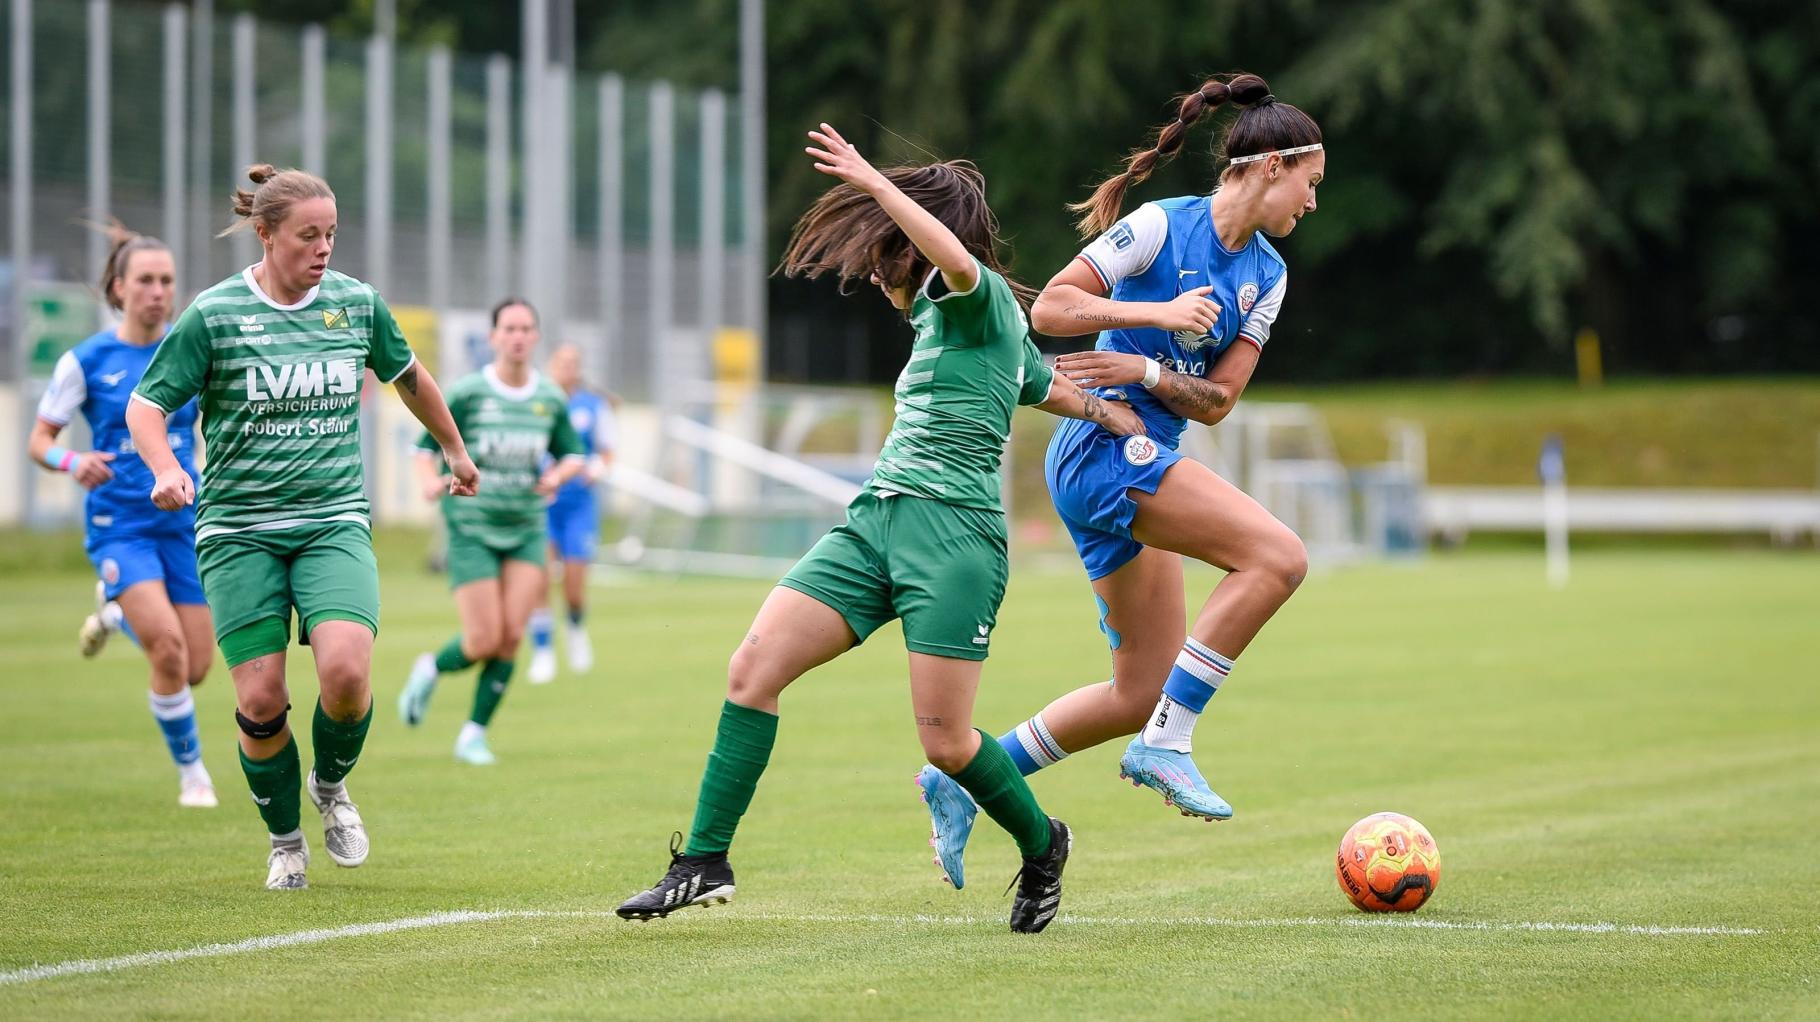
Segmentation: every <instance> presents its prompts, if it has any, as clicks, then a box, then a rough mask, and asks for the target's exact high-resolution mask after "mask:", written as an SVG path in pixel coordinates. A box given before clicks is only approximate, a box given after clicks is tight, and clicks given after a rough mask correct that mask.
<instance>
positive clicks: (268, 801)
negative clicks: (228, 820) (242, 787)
mask: <svg viewBox="0 0 1820 1022" xmlns="http://www.w3.org/2000/svg"><path fill="white" fill-rule="evenodd" d="M249 794H250V793H249ZM253 801H255V802H257V803H259V804H260V805H262V806H269V805H271V804H272V800H271V799H269V798H260V797H259V796H258V795H254V796H253Z"/></svg>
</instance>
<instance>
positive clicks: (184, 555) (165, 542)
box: [88, 532, 208, 604]
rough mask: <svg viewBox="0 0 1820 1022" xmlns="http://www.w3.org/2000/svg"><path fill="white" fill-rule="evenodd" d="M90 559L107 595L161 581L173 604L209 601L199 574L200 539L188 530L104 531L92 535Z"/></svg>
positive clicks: (115, 597)
mask: <svg viewBox="0 0 1820 1022" xmlns="http://www.w3.org/2000/svg"><path fill="white" fill-rule="evenodd" d="M88 559H89V560H90V561H91V562H93V564H94V565H95V574H96V575H97V576H99V577H100V579H101V582H102V584H103V585H105V586H106V587H107V598H108V599H110V600H113V599H118V598H119V596H120V594H121V593H123V592H125V591H126V590H127V588H128V587H130V586H134V585H137V584H139V583H140V582H151V581H159V582H163V583H164V591H165V592H166V593H168V594H169V595H170V598H171V602H172V603H173V604H183V603H203V604H206V603H207V602H208V600H207V599H205V598H204V597H203V595H202V579H201V578H200V577H199V576H198V575H197V574H196V538H195V536H194V535H193V534H186V533H163V534H159V533H152V534H143V533H142V534H131V533H125V534H116V535H109V534H105V533H104V534H102V535H95V534H94V533H93V532H91V533H90V534H89V538H88Z"/></svg>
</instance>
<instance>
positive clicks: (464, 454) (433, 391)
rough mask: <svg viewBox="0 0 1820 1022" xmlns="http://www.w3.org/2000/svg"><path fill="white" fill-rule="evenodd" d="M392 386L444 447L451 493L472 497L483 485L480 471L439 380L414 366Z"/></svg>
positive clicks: (424, 426)
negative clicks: (437, 381)
mask: <svg viewBox="0 0 1820 1022" xmlns="http://www.w3.org/2000/svg"><path fill="white" fill-rule="evenodd" d="M392 385H393V386H395V387H397V388H398V396H399V398H400V399H402V400H403V401H404V406H405V407H406V408H409V409H410V410H411V414H412V415H415V416H416V417H417V421H418V422H421V423H423V428H424V429H427V430H429V431H430V436H432V437H434V438H435V439H436V443H437V444H439V445H441V447H442V457H443V460H444V461H446V462H448V463H449V475H450V477H451V478H450V480H449V492H450V493H452V494H454V495H455V496H457V497H472V496H473V495H474V492H475V490H476V489H477V488H478V487H479V485H480V472H479V471H478V470H476V469H475V468H474V462H473V460H472V459H470V458H469V457H468V447H467V445H466V444H464V443H462V441H461V431H460V430H458V429H456V428H455V417H454V416H453V415H450V414H449V405H448V403H447V402H446V401H444V400H443V399H442V388H441V387H438V386H437V385H436V378H435V377H433V376H431V375H430V374H429V373H428V372H425V371H424V368H423V366H421V365H418V364H416V363H412V364H411V366H410V367H409V368H407V369H405V371H404V372H402V373H400V374H398V378H397V379H396V380H393V381H392Z"/></svg>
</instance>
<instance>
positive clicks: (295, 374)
mask: <svg viewBox="0 0 1820 1022" xmlns="http://www.w3.org/2000/svg"><path fill="white" fill-rule="evenodd" d="M358 389H359V373H358V372H357V371H356V367H355V365H354V360H353V359H351V358H337V359H333V360H331V361H328V362H297V363H294V364H292V365H281V366H272V365H258V366H247V368H246V399H247V400H248V401H276V400H279V399H281V398H293V397H321V396H322V395H323V394H325V393H328V394H352V393H354V392H355V391H356V390H358Z"/></svg>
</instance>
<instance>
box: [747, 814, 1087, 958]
mask: <svg viewBox="0 0 1820 1022" xmlns="http://www.w3.org/2000/svg"><path fill="white" fill-rule="evenodd" d="M1073 847H1074V832H1073V831H1071V830H1069V829H1068V825H1067V824H1066V823H1063V822H1062V821H1060V820H1058V819H1056V818H1055V817H1053V816H1051V817H1050V818H1049V852H1048V854H1046V855H1040V856H1037V857H1035V858H1032V857H1030V856H1025V857H1024V866H1023V868H1022V869H1020V870H1018V871H1017V876H1015V877H1012V878H1011V887H1016V888H1017V897H1015V898H1013V899H1011V929H1012V930H1013V931H1015V932H1017V933H1041V932H1043V927H1045V926H1048V925H1049V921H1050V920H1051V919H1054V918H1055V913H1056V911H1057V910H1058V909H1060V908H1061V907H1062V870H1063V868H1065V867H1066V866H1067V865H1068V853H1069V851H1071V850H1072V849H1073ZM1011 887H1007V888H1005V891H1006V893H1010V891H1011ZM729 889H730V888H729Z"/></svg>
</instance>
